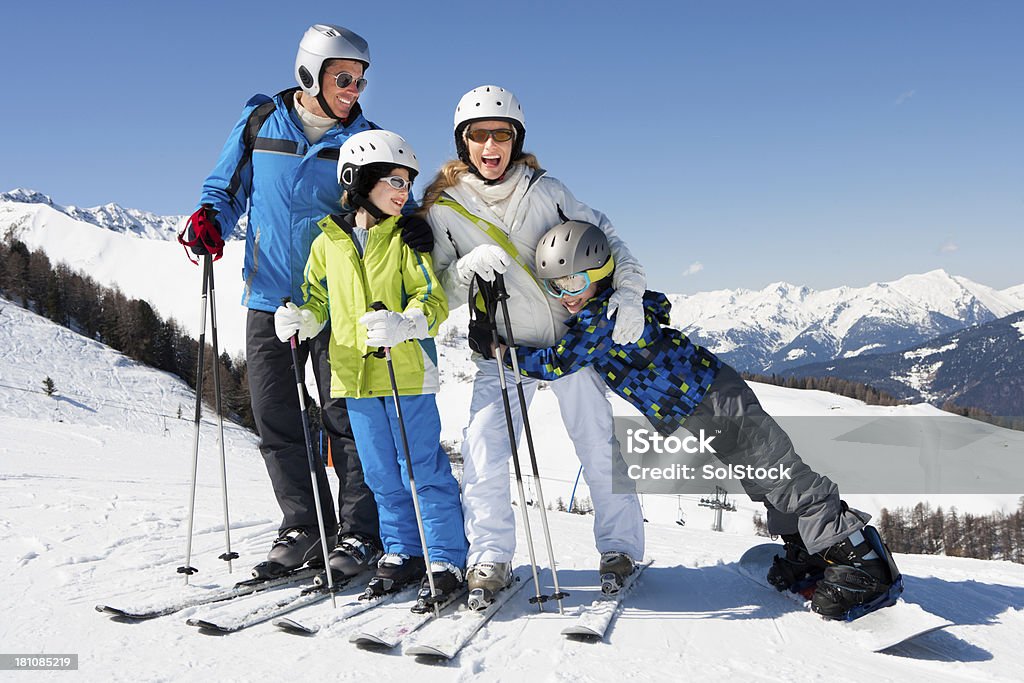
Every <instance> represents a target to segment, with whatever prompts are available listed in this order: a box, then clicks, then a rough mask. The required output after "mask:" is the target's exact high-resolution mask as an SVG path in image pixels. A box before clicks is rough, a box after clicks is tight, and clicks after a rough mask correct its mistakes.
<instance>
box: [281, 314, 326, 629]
mask: <svg viewBox="0 0 1024 683" xmlns="http://www.w3.org/2000/svg"><path fill="white" fill-rule="evenodd" d="M289 301H291V297H287V296H286V297H284V298H283V299H281V303H282V304H287V303H288V302H289ZM288 345H289V346H290V347H291V349H292V367H293V368H295V388H296V389H297V390H298V392H299V408H300V409H301V411H302V436H303V437H304V438H305V440H306V460H307V461H308V462H309V479H310V481H311V482H312V484H313V504H314V505H316V523H317V525H318V526H319V527H320V549H321V550H322V551H323V554H324V573H325V574H326V575H327V590H328V592H330V594H331V605H332V606H333V607H334V608H335V609H337V607H338V600H337V598H336V597H335V595H334V577H333V576H331V573H332V572H331V565H330V562H329V561H328V559H327V555H328V553H329V552H330V551H329V550H328V549H327V528H326V527H325V526H324V509H323V507H322V506H321V504H320V487H319V485H318V484H317V480H316V462H315V461H314V460H313V438H312V437H311V436H310V434H309V408H308V407H307V406H306V388H305V387H304V386H302V373H301V372H300V370H299V332H298V330H296V331H295V334H293V335H292V336H291V337H289V338H288Z"/></svg>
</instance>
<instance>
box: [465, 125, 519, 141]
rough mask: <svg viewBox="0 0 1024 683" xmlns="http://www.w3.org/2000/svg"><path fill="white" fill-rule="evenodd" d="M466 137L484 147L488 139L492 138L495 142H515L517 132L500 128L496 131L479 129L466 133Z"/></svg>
mask: <svg viewBox="0 0 1024 683" xmlns="http://www.w3.org/2000/svg"><path fill="white" fill-rule="evenodd" d="M466 137H467V138H469V139H470V140H472V141H473V142H475V143H477V144H480V145H482V144H484V143H485V142H487V138H492V139H493V140H494V141H495V142H508V141H510V140H514V139H515V137H516V132H515V131H514V130H512V129H511V128H498V129H496V130H488V129H486V128H477V129H476V130H470V131H466Z"/></svg>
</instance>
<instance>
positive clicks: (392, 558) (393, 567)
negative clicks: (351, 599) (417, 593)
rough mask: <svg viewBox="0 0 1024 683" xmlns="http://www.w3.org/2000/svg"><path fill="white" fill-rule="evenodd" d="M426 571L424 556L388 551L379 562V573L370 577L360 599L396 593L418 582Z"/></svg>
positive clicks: (370, 598)
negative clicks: (411, 555)
mask: <svg viewBox="0 0 1024 683" xmlns="http://www.w3.org/2000/svg"><path fill="white" fill-rule="evenodd" d="M424 572H426V566H425V565H424V564H423V558H422V557H409V556H408V555H403V554H401V553H387V554H386V555H384V557H382V558H381V559H380V562H379V563H378V564H377V573H376V574H374V576H373V578H372V579H370V583H369V584H368V585H367V586H366V590H365V591H363V594H362V595H361V596H359V599H360V600H372V599H374V598H379V597H380V596H382V595H385V594H387V593H394V592H396V591H399V590H401V589H403V588H405V587H406V586H408V585H410V584H413V583H416V582H417V581H419V580H420V579H421V578H422V577H423V574H424Z"/></svg>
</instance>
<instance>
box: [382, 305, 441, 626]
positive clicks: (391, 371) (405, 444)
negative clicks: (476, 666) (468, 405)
mask: <svg viewBox="0 0 1024 683" xmlns="http://www.w3.org/2000/svg"><path fill="white" fill-rule="evenodd" d="M370 308H372V309H373V310H375V311H386V310H388V309H387V306H385V305H384V303H383V302H381V301H375V302H373V303H372V304H371V305H370ZM380 354H383V356H384V361H385V362H386V363H387V365H388V376H389V377H390V378H391V396H392V397H393V398H394V399H395V414H396V415H397V416H398V431H399V432H401V434H402V449H403V450H404V451H405V468H406V469H407V470H408V471H409V489H410V490H411V491H412V508H413V511H414V512H415V513H416V528H417V529H419V532H420V545H421V546H422V547H423V562H424V563H425V564H426V565H427V583H428V584H429V585H430V597H431V599H433V598H434V597H435V596H436V595H437V589H436V588H435V587H434V574H433V573H432V572H431V571H430V551H429V550H427V532H426V530H425V529H424V527H423V513H422V512H420V497H419V494H418V493H417V491H416V477H415V476H414V475H413V471H412V455H410V453H409V439H408V437H407V436H406V434H405V418H404V417H403V416H402V402H401V401H400V400H399V399H398V381H397V380H396V379H395V365H394V363H392V362H391V347H389V346H382V347H380V348H379V349H378V350H377V351H375V352H373V353H372V354H370V355H373V356H376V357H377V358H380ZM440 614H441V610H440V608H439V607H438V605H437V603H436V602H435V603H434V615H435V616H440Z"/></svg>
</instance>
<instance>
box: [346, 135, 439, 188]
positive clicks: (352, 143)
mask: <svg viewBox="0 0 1024 683" xmlns="http://www.w3.org/2000/svg"><path fill="white" fill-rule="evenodd" d="M370 164H383V165H385V166H386V167H387V169H391V168H394V167H395V166H401V167H403V168H406V169H408V170H409V179H410V180H413V179H414V178H416V175H417V174H418V173H419V172H420V164H419V161H418V160H417V159H416V151H415V150H414V149H413V148H412V145H410V144H409V143H408V142H406V141H405V138H403V137H402V136H401V135H398V134H397V133H392V132H391V131H389V130H364V131H363V132H361V133H356V134H355V135H353V136H352V137H350V138H349V139H348V140H346V141H345V144H343V145H342V146H341V150H340V151H339V152H338V182H339V183H340V184H341V187H342V188H343V189H345V190H353V189H356V188H358V186H359V184H360V183H359V177H360V171H361V170H362V168H363V167H364V166H369V165H370Z"/></svg>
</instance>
